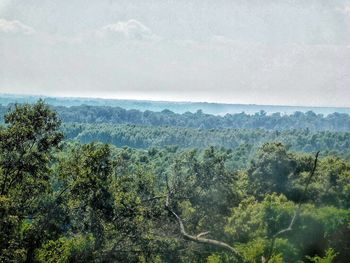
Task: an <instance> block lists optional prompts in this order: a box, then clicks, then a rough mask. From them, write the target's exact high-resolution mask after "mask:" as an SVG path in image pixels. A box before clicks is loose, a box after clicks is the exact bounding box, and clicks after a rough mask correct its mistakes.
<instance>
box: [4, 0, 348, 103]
mask: <svg viewBox="0 0 350 263" xmlns="http://www.w3.org/2000/svg"><path fill="white" fill-rule="evenodd" d="M0 93H24V94H39V95H55V96H80V97H86V96H92V97H104V98H133V99H154V100H185V101H218V102H229V103H256V104H287V105H322V106H331V105H334V106H335V105H336V106H350V0H227V1H223V0H216V1H211V0H173V1H167V0H140V1H132V0H125V1H124V0H95V1H93V0H60V1H52V0H46V1H45V0H21V1H19V0H0Z"/></svg>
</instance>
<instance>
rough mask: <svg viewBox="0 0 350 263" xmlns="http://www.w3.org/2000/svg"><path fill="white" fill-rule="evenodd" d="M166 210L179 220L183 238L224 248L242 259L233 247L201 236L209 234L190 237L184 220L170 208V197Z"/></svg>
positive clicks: (166, 203)
mask: <svg viewBox="0 0 350 263" xmlns="http://www.w3.org/2000/svg"><path fill="white" fill-rule="evenodd" d="M165 209H166V210H168V211H169V212H170V213H171V214H172V215H173V216H174V217H175V218H176V220H177V222H178V224H179V227H180V233H181V234H182V236H183V237H184V238H185V239H187V240H190V241H193V242H197V243H202V244H207V245H212V246H216V247H220V248H224V249H226V250H228V251H230V252H231V253H233V254H234V255H235V256H236V257H238V258H239V259H241V255H240V254H239V253H238V251H237V250H236V249H235V248H233V247H232V246H230V245H228V244H226V243H224V242H221V241H218V240H214V239H208V238H202V237H201V236H203V235H206V234H208V233H209V232H204V233H200V234H198V235H196V236H193V235H190V234H188V233H187V232H186V230H185V226H184V224H183V222H182V219H181V218H180V217H179V216H178V215H177V214H176V213H175V212H174V211H173V210H172V209H171V208H170V206H169V195H168V196H167V198H166V201H165Z"/></svg>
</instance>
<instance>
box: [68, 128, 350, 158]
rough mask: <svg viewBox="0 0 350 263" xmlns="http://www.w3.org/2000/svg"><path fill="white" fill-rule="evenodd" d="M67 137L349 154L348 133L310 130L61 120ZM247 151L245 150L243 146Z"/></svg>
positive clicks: (135, 145) (118, 143) (134, 145)
mask: <svg viewBox="0 0 350 263" xmlns="http://www.w3.org/2000/svg"><path fill="white" fill-rule="evenodd" d="M63 129H64V134H65V135H66V138H67V139H72V140H78V141H80V142H82V143H90V142H94V141H99V142H103V143H110V144H114V145H116V146H118V147H124V146H128V147H132V148H148V147H164V146H171V145H176V146H177V147H180V148H205V147H208V146H217V147H225V148H229V149H237V148H239V147H242V145H243V146H244V145H246V146H247V145H248V146H249V147H248V148H249V152H250V149H252V148H257V147H259V146H260V145H262V144H264V143H266V142H272V141H279V142H282V143H283V144H285V145H288V146H289V147H291V149H293V150H296V151H302V152H315V151H317V150H318V149H322V151H323V152H325V153H329V154H338V155H342V156H345V157H348V158H350V151H349V149H350V133H348V132H329V131H319V132H311V131H310V130H289V131H282V132H279V131H268V130H262V129H203V130H200V129H194V128H181V127H180V128H179V127H171V126H168V127H152V126H139V125H130V124H122V125H118V124H117V125H116V124H106V123H104V124H78V123H75V124H65V125H64V127H63ZM244 151H245V152H247V150H244Z"/></svg>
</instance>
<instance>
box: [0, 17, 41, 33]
mask: <svg viewBox="0 0 350 263" xmlns="http://www.w3.org/2000/svg"><path fill="white" fill-rule="evenodd" d="M0 32H2V33H8V34H24V35H31V34H34V33H35V30H34V29H33V28H32V27H30V26H27V25H25V24H23V23H21V22H20V21H18V20H6V19H0Z"/></svg>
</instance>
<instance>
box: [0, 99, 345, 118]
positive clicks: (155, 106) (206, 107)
mask: <svg viewBox="0 0 350 263" xmlns="http://www.w3.org/2000/svg"><path fill="white" fill-rule="evenodd" d="M39 98H42V99H44V100H45V101H46V102H47V103H48V104H50V105H53V106H65V107H71V106H80V105H90V106H113V107H121V108H124V109H128V110H130V109H136V110H140V111H146V110H150V111H162V110H165V109H168V110H170V111H173V112H175V113H185V112H192V113H194V112H196V111H198V110H202V111H203V112H204V113H207V114H214V115H225V114H227V113H230V114H235V113H241V112H245V113H247V114H255V113H257V112H260V111H265V112H266V113H267V114H272V113H276V112H279V113H281V114H288V115H290V114H293V113H294V112H298V111H299V112H307V111H313V112H315V113H316V114H323V115H328V114H331V113H334V112H338V113H347V114H350V108H342V107H306V106H305V107H301V106H275V105H255V104H225V103H208V102H170V101H148V100H119V99H98V98H72V97H45V96H29V95H14V94H0V104H1V105H4V106H6V105H8V104H11V103H34V102H35V101H37V100H38V99H39Z"/></svg>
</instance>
